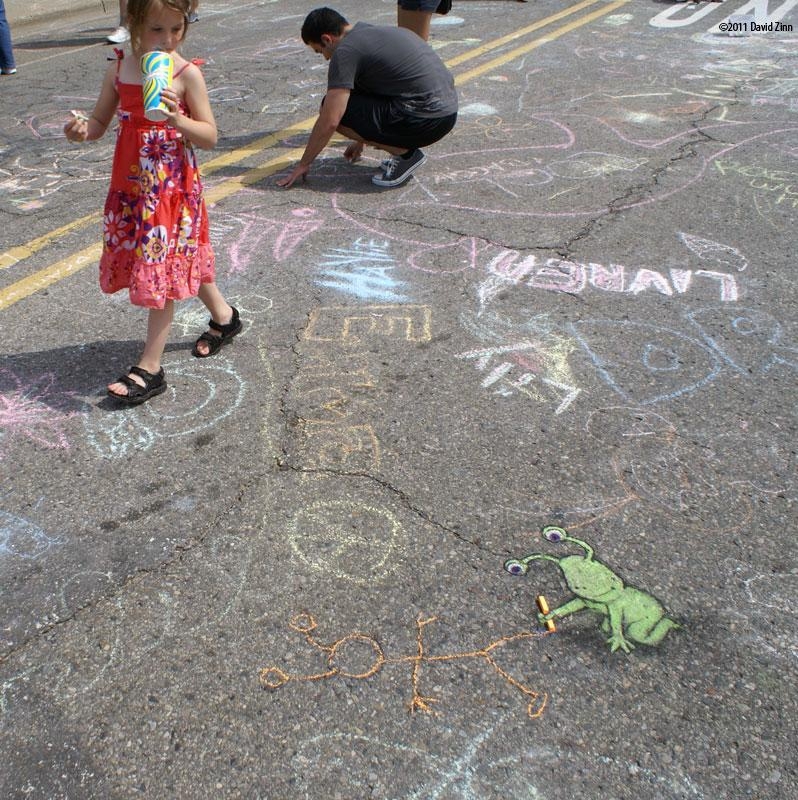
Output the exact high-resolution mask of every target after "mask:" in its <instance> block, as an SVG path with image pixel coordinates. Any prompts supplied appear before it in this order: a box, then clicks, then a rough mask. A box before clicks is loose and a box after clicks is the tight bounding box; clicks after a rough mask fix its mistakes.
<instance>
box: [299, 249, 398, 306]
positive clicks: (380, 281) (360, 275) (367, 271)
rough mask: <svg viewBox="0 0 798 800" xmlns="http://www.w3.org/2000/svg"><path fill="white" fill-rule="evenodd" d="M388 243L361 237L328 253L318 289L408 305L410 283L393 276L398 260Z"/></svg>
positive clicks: (323, 262)
mask: <svg viewBox="0 0 798 800" xmlns="http://www.w3.org/2000/svg"><path fill="white" fill-rule="evenodd" d="M390 249H391V245H390V242H387V241H376V240H373V239H366V238H363V237H361V238H359V239H356V240H355V241H354V242H353V243H352V244H351V245H349V246H348V247H337V248H335V249H334V250H331V251H328V252H327V253H325V255H324V257H323V260H322V262H321V263H320V265H319V275H320V277H319V278H317V279H316V281H315V283H316V285H317V286H323V287H324V288H326V289H334V290H336V291H339V292H342V293H344V294H348V295H352V296H354V297H356V298H357V299H358V300H364V301H371V302H375V303H406V302H409V300H410V298H409V297H408V295H407V294H406V293H405V289H406V286H407V284H406V283H405V282H404V281H402V280H399V279H398V278H397V277H395V276H394V274H393V273H394V271H395V270H396V266H397V264H396V261H395V260H394V258H393V256H392V255H391V253H390Z"/></svg>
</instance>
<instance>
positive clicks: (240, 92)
mask: <svg viewBox="0 0 798 800" xmlns="http://www.w3.org/2000/svg"><path fill="white" fill-rule="evenodd" d="M253 94H254V90H253V89H251V88H249V87H248V86H222V87H221V88H219V89H211V90H210V91H209V92H208V97H209V98H210V100H211V102H212V103H232V102H233V101H235V100H243V99H245V98H246V97H251V96H252V95H253Z"/></svg>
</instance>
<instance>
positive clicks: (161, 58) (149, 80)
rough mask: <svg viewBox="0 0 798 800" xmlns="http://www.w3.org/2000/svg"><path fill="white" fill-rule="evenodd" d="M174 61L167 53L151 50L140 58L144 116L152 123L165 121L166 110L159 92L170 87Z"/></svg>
mask: <svg viewBox="0 0 798 800" xmlns="http://www.w3.org/2000/svg"><path fill="white" fill-rule="evenodd" d="M174 64H175V62H174V59H173V58H172V56H171V55H169V53H163V52H161V51H160V50H153V51H152V52H150V53H145V54H144V55H143V56H142V57H141V72H142V75H143V77H144V80H143V81H142V92H143V96H144V116H145V117H147V119H149V120H152V121H153V122H161V121H163V120H165V119H166V117H167V114H166V111H167V110H168V109H167V108H166V106H165V105H164V103H163V102H162V100H161V92H162V91H163V90H164V89H166V88H167V87H168V86H171V85H172V74H173V73H174Z"/></svg>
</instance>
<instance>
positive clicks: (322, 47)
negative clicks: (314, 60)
mask: <svg viewBox="0 0 798 800" xmlns="http://www.w3.org/2000/svg"><path fill="white" fill-rule="evenodd" d="M302 41H303V42H305V44H307V45H308V46H309V47H311V48H312V49H313V51H314V52H315V53H319V54H320V55H322V56H324V58H325V59H326V60H327V61H329V62H330V66H329V70H328V73H327V94H326V96H325V98H324V100H323V101H322V104H321V109H320V111H319V118H318V119H317V120H316V124H315V125H314V126H313V130H312V131H311V132H310V138H309V140H308V143H307V146H306V147H305V152H304V154H303V155H302V158H301V159H300V161H299V163H298V164H297V165H296V166H295V167H294V168H293V169H292V170H291V172H290V173H289V174H288V175H287V176H286V177H285V178H282V179H281V180H279V181H278V185H280V186H284V187H285V188H286V189H287V188H288V187H289V186H291V185H292V184H294V183H295V182H296V181H297V179H299V178H302V179H303V180H304V179H305V176H306V175H307V174H308V172H309V170H310V165H311V164H312V163H313V161H314V160H315V159H316V157H317V156H318V155H319V153H321V152H322V150H324V148H325V147H326V146H327V144H328V143H329V141H330V139H331V138H332V136H333V134H335V133H336V132H337V133H340V134H341V135H342V136H345V137H346V138H347V139H351V140H352V143H351V144H350V145H349V146H348V147H347V148H346V150H345V151H344V157H345V158H346V159H347V160H349V161H353V162H354V161H357V160H358V159H359V158H360V157H361V155H362V153H363V147H364V146H365V145H367V144H368V145H371V146H372V147H376V148H378V149H380V150H385V151H386V152H388V153H389V154H390V156H391V158H389V159H387V160H386V161H384V162H383V164H382V166H381V168H380V171H379V172H378V173H377V174H376V175H374V177H373V178H372V179H371V180H372V182H373V183H375V184H376V185H377V186H386V187H390V186H399V185H400V184H402V183H404V182H405V181H406V180H407V179H408V178H409V177H410V176H411V175H412V173H413V172H414V171H415V170H416V169H417V168H418V167H420V166H421V165H422V164H423V163H424V162H425V161H426V160H427V157H426V156H425V155H424V153H423V152H422V150H421V148H422V147H427V146H428V145H431V144H433V143H434V142H437V141H439V140H441V139H442V138H443V137H444V136H446V134H447V133H449V132H450V131H451V130H452V128H453V127H454V123H455V121H456V120H457V92H456V90H455V88H454V78H453V77H452V74H451V73H450V72H449V70H448V69H447V68H446V66H445V64H444V63H443V61H441V59H440V58H439V57H438V55H437V54H436V53H435V51H434V50H433V49H432V48H431V47H430V46H429V45H428V44H427V43H426V42H425V41H424V40H423V39H420V38H419V37H418V36H417V35H416V34H415V33H412V32H411V31H409V30H406V29H405V28H395V27H392V26H383V25H369V24H368V23H365V22H358V23H356V24H355V25H350V24H349V23H348V22H347V21H346V19H344V17H342V16H341V15H340V14H339V13H338V12H337V11H334V10H333V9H331V8H317V9H315V10H314V11H311V12H310V14H308V16H307V18H306V19H305V22H304V24H303V25H302Z"/></svg>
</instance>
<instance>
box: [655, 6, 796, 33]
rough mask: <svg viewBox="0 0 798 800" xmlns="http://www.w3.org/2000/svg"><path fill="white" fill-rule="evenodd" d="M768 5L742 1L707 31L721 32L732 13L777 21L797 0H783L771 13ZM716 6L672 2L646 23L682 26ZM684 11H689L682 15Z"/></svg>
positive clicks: (764, 21)
mask: <svg viewBox="0 0 798 800" xmlns="http://www.w3.org/2000/svg"><path fill="white" fill-rule="evenodd" d="M685 5H686V4H685ZM726 5H728V4H724V6H723V10H724V12H725V11H727V9H726ZM769 5H770V4H769V2H768V0H749V2H747V3H744V4H743V5H741V6H740V7H739V8H736V9H728V13H725V14H724V17H723V20H722V21H721V22H719V23H718V24H717V25H714V26H713V27H712V28H709V30H708V33H723V29H722V28H721V27H720V26H721V24H722V23H723V22H727V21H728V19H729V17H731V16H732V15H734V16H743V15H745V14H750V15H752V16H753V17H754V18H755V19H756V22H757V25H762V24H764V23H768V22H777V21H779V20H781V19H783V18H784V17H785V16H787V14H788V13H789V12H790V11H791V10H792V9H793V8H795V6H796V5H798V0H785V2H784V3H782V4H781V5H780V6H778V7H776V8H775V9H774V10H773V13H768V11H769ZM718 8H719V5H715V4H714V3H705V4H704V5H703V7H702V6H700V5H698V4H696V5H689V6H687V7H686V8H685V6H684V5H681V4H680V3H674V4H673V5H670V6H668V7H667V8H666V9H665V10H664V11H660V13H659V14H657V15H656V16H655V17H652V18H651V19H650V20H649V21H648V24H649V25H652V26H654V27H655V28H683V27H686V26H688V25H692V24H693V23H694V22H698V21H699V20H701V19H703V18H704V17H706V16H707V15H709V14H712V13H713V12H714V11H715V10H717V9H718ZM685 12H690V13H689V14H686V15H685V16H682V14H683V13H685ZM784 27H785V29H786V28H787V25H786V24H785V25H784ZM789 28H790V29H792V25H790V26H789Z"/></svg>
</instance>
